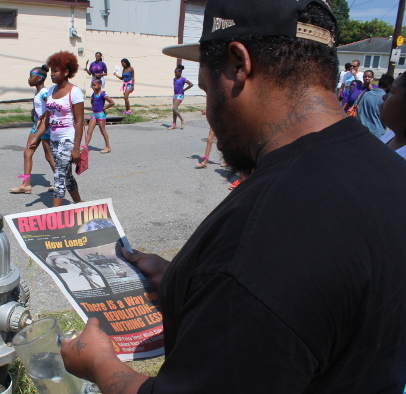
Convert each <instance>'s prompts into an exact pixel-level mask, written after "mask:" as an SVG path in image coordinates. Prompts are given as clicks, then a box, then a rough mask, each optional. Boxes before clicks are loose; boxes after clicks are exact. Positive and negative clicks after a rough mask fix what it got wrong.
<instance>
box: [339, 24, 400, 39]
mask: <svg viewBox="0 0 406 394" xmlns="http://www.w3.org/2000/svg"><path fill="white" fill-rule="evenodd" d="M404 29H406V28H404ZM393 33H394V27H393V26H392V25H391V24H389V23H387V22H384V21H380V20H378V19H377V18H375V19H372V20H371V21H365V22H362V21H356V20H353V19H351V20H349V22H348V24H347V26H346V27H345V29H344V30H341V31H340V37H339V45H345V44H350V43H352V42H357V41H361V40H365V39H367V38H373V37H389V36H390V35H393Z"/></svg>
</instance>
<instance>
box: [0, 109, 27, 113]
mask: <svg viewBox="0 0 406 394" xmlns="http://www.w3.org/2000/svg"><path fill="white" fill-rule="evenodd" d="M25 112H30V111H27V110H25V109H22V108H16V109H0V114H23V113H25Z"/></svg>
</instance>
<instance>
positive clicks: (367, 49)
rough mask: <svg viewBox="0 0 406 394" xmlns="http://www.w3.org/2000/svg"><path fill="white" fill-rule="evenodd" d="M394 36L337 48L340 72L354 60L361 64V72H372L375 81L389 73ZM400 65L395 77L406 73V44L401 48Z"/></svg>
mask: <svg viewBox="0 0 406 394" xmlns="http://www.w3.org/2000/svg"><path fill="white" fill-rule="evenodd" d="M392 39H393V38H392V36H390V37H375V38H367V39H365V40H361V41H357V42H353V43H351V44H346V45H341V46H339V47H338V48H337V54H338V60H339V64H340V71H341V70H343V69H344V64H345V63H351V62H352V61H353V60H354V59H358V60H359V61H360V62H361V66H360V71H366V70H372V71H373V72H374V74H375V79H379V78H380V76H381V75H382V74H385V73H386V72H387V71H388V66H389V59H390V53H391V47H392ZM400 49H401V56H400V60H399V63H398V64H396V67H395V73H394V76H395V77H396V76H397V75H398V74H399V73H403V72H404V71H406V62H405V59H406V44H403V45H402V46H401V47H400Z"/></svg>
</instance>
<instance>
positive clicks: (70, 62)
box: [47, 51, 79, 78]
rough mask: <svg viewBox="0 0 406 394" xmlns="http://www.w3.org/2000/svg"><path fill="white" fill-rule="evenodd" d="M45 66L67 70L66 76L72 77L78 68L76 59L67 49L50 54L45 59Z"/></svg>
mask: <svg viewBox="0 0 406 394" xmlns="http://www.w3.org/2000/svg"><path fill="white" fill-rule="evenodd" d="M47 66H48V67H49V68H59V69H61V70H68V71H69V73H68V78H73V77H74V76H75V74H76V73H77V71H78V70H79V63H78V59H77V58H76V56H75V55H74V54H73V53H70V52H67V51H60V52H57V53H54V54H53V55H51V56H50V57H49V58H48V60H47Z"/></svg>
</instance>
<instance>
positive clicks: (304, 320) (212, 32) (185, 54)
mask: <svg viewBox="0 0 406 394" xmlns="http://www.w3.org/2000/svg"><path fill="white" fill-rule="evenodd" d="M336 33H337V24H336V21H335V19H334V17H333V15H332V13H331V10H330V7H329V6H328V4H327V2H326V1H324V0H314V1H311V0H300V1H296V0H284V1H282V0H255V1H253V0H251V1H250V0H208V1H207V6H206V11H205V18H204V26H203V33H202V37H201V39H200V44H195V45H191V44H185V45H181V46H176V47H168V48H164V53H165V54H168V55H170V56H174V57H176V58H183V59H187V60H194V61H200V74H199V86H200V87H201V88H202V89H203V90H204V91H205V92H206V94H207V119H208V121H209V123H210V126H211V127H212V128H213V130H214V132H215V134H216V137H217V140H218V147H219V149H220V150H221V152H222V153H223V155H224V159H225V161H226V162H227V164H228V165H229V166H230V167H231V168H232V169H234V170H237V171H240V172H250V171H251V170H252V169H255V171H254V172H253V174H252V175H251V176H250V177H249V178H248V179H247V180H246V181H244V182H243V183H242V184H241V185H240V186H238V187H237V188H236V190H235V191H234V192H233V193H232V194H231V195H229V196H228V197H227V198H226V199H225V200H224V201H223V202H222V203H221V204H220V205H219V206H218V207H217V208H216V209H215V210H214V211H213V212H212V213H211V214H210V215H209V216H208V217H207V218H206V219H205V220H204V221H203V223H202V224H201V225H200V226H199V227H198V228H197V230H196V231H195V233H194V234H193V235H192V236H191V237H190V239H189V240H188V242H187V243H186V245H185V246H184V247H183V248H182V250H181V251H180V252H179V253H178V255H177V256H176V257H175V258H174V260H173V261H172V262H171V263H169V262H168V261H165V260H164V259H162V258H160V257H158V256H154V255H148V254H143V253H141V252H138V251H134V253H128V252H126V251H123V254H124V256H125V258H127V260H128V261H130V262H131V263H133V264H134V265H135V266H137V267H138V268H139V269H140V270H141V271H142V272H143V273H144V274H145V276H146V277H147V279H148V280H149V281H150V282H151V283H152V284H153V286H155V288H156V289H157V290H158V291H159V303H160V308H161V312H162V315H163V321H164V332H165V354H166V358H165V362H164V364H163V366H162V368H161V369H160V371H159V372H158V374H157V376H156V377H154V378H149V377H147V376H145V375H141V374H138V373H137V372H136V371H133V370H132V369H131V368H129V367H128V366H126V365H125V364H123V363H121V362H120V360H119V359H118V358H117V357H116V356H115V354H114V349H113V347H112V345H111V342H110V341H109V339H108V337H107V336H106V335H105V334H104V333H103V332H102V331H100V329H99V323H98V321H97V319H90V320H89V322H88V324H87V327H86V329H85V330H84V331H83V333H82V334H81V335H80V336H79V338H77V339H73V340H70V341H66V342H64V344H63V346H62V355H63V358H64V361H65V365H66V367H67V369H68V371H71V372H72V373H74V374H76V375H78V376H80V377H83V378H86V379H89V380H92V381H94V382H96V383H97V384H98V385H99V387H100V388H101V390H102V392H103V393H104V392H106V393H117V394H118V393H120V394H122V393H124V394H126V393H137V392H138V393H177V394H179V393H193V394H195V393H221V394H223V393H244V394H246V393H278V394H279V393H289V394H296V393H306V394H316V393H317V394H327V393H328V394H349V393H350V394H360V393H365V394H374V393H376V394H377V393H387V394H389V393H390V394H401V393H403V388H404V386H405V383H406V291H405V289H406V242H404V238H405V233H406V204H405V201H406V162H405V161H404V160H403V159H402V158H401V157H399V156H398V155H397V154H396V153H394V152H391V151H390V150H389V149H388V148H387V147H386V146H385V145H384V144H382V143H381V142H380V141H379V140H378V139H377V138H375V137H374V136H372V135H371V134H370V133H369V131H368V130H367V129H366V128H365V127H363V126H362V125H361V124H360V123H359V122H358V121H357V120H356V119H354V118H347V117H346V115H345V114H344V112H343V111H342V108H341V106H340V104H339V102H338V100H337V97H336V96H335V83H336V75H337V57H336V49H335V47H334V43H335V40H336ZM320 73H322V74H323V78H320Z"/></svg>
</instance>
